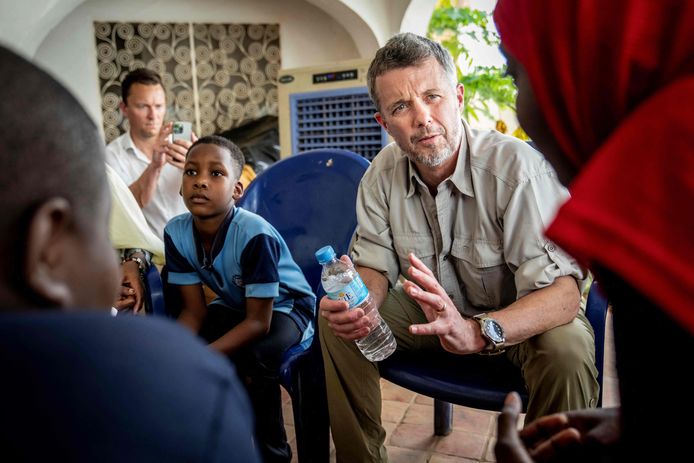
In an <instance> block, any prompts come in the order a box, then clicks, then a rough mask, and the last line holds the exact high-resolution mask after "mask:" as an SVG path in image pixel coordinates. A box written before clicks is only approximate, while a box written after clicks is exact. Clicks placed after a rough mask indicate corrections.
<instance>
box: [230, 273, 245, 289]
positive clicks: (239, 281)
mask: <svg viewBox="0 0 694 463" xmlns="http://www.w3.org/2000/svg"><path fill="white" fill-rule="evenodd" d="M231 281H233V282H234V284H235V285H236V286H239V287H241V288H243V287H244V286H245V284H244V283H243V279H242V278H241V275H234V277H233V278H232V279H231Z"/></svg>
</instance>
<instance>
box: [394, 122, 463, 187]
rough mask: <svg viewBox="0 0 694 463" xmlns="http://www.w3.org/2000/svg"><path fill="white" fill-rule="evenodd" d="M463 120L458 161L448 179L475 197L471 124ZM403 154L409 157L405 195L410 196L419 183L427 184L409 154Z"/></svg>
mask: <svg viewBox="0 0 694 463" xmlns="http://www.w3.org/2000/svg"><path fill="white" fill-rule="evenodd" d="M461 122H462V129H461V131H460V138H461V139H460V150H459V151H458V160H457V162H456V166H455V170H454V171H453V174H452V175H451V176H450V177H448V179H450V181H451V183H453V185H455V187H456V188H457V189H458V191H460V192H461V193H463V194H464V195H467V196H470V197H474V196H475V192H474V190H473V188H472V171H471V169H470V143H468V140H469V139H470V137H471V136H472V134H471V133H470V126H469V125H468V124H467V122H465V120H461ZM403 154H404V156H405V158H406V159H407V169H408V170H407V178H408V179H409V185H408V189H407V194H406V195H405V197H406V198H409V197H411V196H412V195H413V194H414V193H415V191H417V185H416V184H417V183H419V184H420V185H422V186H423V187H426V185H425V184H424V182H423V181H422V179H421V178H420V176H419V173H418V172H417V169H416V168H415V166H414V163H413V162H412V161H411V160H410V158H409V157H408V156H407V154H405V153H403Z"/></svg>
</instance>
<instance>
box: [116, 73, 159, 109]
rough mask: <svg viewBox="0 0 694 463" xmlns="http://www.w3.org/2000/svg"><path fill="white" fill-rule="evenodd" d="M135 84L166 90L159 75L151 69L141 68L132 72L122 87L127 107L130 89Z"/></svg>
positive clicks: (126, 77)
mask: <svg viewBox="0 0 694 463" xmlns="http://www.w3.org/2000/svg"><path fill="white" fill-rule="evenodd" d="M133 84H142V85H161V88H164V83H163V82H162V80H161V77H160V76H159V74H157V73H156V72H154V71H152V70H151V69H146V68H139V69H135V70H133V71H130V72H129V73H128V75H127V76H125V79H123V82H122V83H121V86H120V91H121V97H122V98H123V103H124V104H125V105H126V106H127V105H128V95H130V87H132V86H133Z"/></svg>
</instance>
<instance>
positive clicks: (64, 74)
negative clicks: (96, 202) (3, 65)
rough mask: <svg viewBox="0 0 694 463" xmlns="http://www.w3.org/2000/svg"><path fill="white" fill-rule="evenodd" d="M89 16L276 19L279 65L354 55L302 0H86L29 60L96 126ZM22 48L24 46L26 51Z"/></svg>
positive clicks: (336, 27) (336, 29)
mask: <svg viewBox="0 0 694 463" xmlns="http://www.w3.org/2000/svg"><path fill="white" fill-rule="evenodd" d="M94 21H131V22H138V21H152V22H154V21H157V22H207V23H214V22H226V23H276V24H280V43H281V48H282V66H283V67H299V66H310V65H317V64H321V63H324V62H334V61H341V60H347V59H355V58H359V57H360V56H361V55H360V54H359V51H358V49H357V47H356V45H355V43H354V41H353V40H352V37H351V36H350V34H349V33H348V32H347V31H346V30H345V29H344V28H343V27H342V25H341V24H339V23H337V22H336V21H334V20H333V19H332V18H331V17H330V16H329V15H327V14H326V13H325V12H324V11H322V10H320V9H318V8H316V7H315V6H313V5H311V4H309V3H308V2H307V1H305V0H283V1H275V0H234V1H228V0H199V1H196V2H190V1H184V0H158V1H152V2H149V3H148V4H147V6H146V7H143V5H142V2H141V1H138V0H120V1H118V2H113V1H111V0H86V1H84V2H83V3H81V4H80V5H79V6H78V7H77V8H75V9H74V10H73V11H71V12H70V13H69V14H67V15H66V16H65V17H64V19H62V21H60V22H58V23H57V25H56V26H55V27H54V28H53V30H52V31H50V33H48V34H47V35H46V36H45V38H44V40H43V41H42V42H41V43H40V44H39V45H38V47H37V49H36V52H35V54H34V60H35V61H36V62H37V63H38V64H40V65H42V66H43V67H45V68H46V69H48V70H49V71H50V72H52V73H53V74H54V75H55V76H56V77H57V78H58V79H59V80H61V81H62V82H63V83H64V84H65V85H66V86H67V87H68V88H69V89H70V90H71V91H72V92H73V93H74V94H75V95H76V96H77V98H78V99H79V100H80V101H81V103H82V104H83V105H84V106H85V108H86V109H87V111H88V112H89V114H90V115H91V116H92V117H93V118H94V120H95V121H97V124H98V125H99V126H101V102H100V93H99V86H98V85H99V84H98V78H97V76H98V71H97V60H96V49H95V45H94V43H95V42H94V40H95V39H94V31H93V22H94ZM25 52H26V51H25Z"/></svg>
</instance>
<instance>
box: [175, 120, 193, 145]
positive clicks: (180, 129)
mask: <svg viewBox="0 0 694 463" xmlns="http://www.w3.org/2000/svg"><path fill="white" fill-rule="evenodd" d="M192 132H193V123H192V122H187V121H176V122H174V123H173V129H172V130H171V140H172V141H176V140H186V141H190V137H191V134H192Z"/></svg>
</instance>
